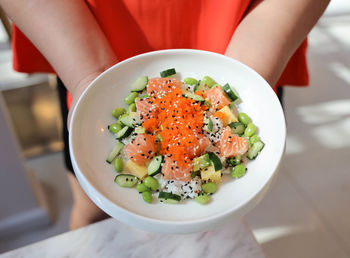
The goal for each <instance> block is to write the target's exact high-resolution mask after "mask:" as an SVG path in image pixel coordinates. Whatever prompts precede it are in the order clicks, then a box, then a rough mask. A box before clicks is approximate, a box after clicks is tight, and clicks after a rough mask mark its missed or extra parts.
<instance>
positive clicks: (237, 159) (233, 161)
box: [226, 155, 242, 167]
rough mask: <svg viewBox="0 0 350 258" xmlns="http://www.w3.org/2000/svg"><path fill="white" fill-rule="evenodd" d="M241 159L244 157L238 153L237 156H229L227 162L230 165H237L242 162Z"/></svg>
mask: <svg viewBox="0 0 350 258" xmlns="http://www.w3.org/2000/svg"><path fill="white" fill-rule="evenodd" d="M241 160H242V157H241V156H240V155H237V156H236V157H232V158H227V159H226V163H227V164H228V165H229V166H232V167H234V166H237V165H238V164H240V163H241Z"/></svg>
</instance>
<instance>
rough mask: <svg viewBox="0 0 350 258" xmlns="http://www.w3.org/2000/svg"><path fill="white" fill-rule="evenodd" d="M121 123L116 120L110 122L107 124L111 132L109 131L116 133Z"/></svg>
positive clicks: (120, 127)
mask: <svg viewBox="0 0 350 258" xmlns="http://www.w3.org/2000/svg"><path fill="white" fill-rule="evenodd" d="M122 128H123V127H122V125H121V124H120V122H116V123H114V124H111V125H109V126H108V130H109V131H110V132H111V133H117V132H119V131H120V130H121V129H122Z"/></svg>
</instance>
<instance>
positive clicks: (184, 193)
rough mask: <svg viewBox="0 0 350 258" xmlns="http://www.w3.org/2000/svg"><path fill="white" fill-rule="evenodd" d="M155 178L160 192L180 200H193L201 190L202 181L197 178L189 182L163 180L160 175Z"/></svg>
mask: <svg viewBox="0 0 350 258" xmlns="http://www.w3.org/2000/svg"><path fill="white" fill-rule="evenodd" d="M155 178H157V179H158V182H159V184H160V189H161V190H162V191H164V192H168V193H173V194H177V195H180V196H181V198H182V199H188V198H191V199H192V198H195V197H196V196H197V195H198V194H199V193H200V191H201V190H202V181H201V179H200V177H198V176H197V177H195V178H192V179H191V180H190V181H189V182H182V181H177V180H164V179H163V178H162V176H161V175H160V174H158V175H156V176H155Z"/></svg>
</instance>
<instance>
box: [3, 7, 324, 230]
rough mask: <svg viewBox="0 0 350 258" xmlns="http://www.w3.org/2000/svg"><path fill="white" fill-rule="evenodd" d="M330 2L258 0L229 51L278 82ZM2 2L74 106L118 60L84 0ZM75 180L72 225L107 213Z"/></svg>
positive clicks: (73, 185) (270, 81) (73, 181)
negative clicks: (64, 87) (85, 90)
mask: <svg viewBox="0 0 350 258" xmlns="http://www.w3.org/2000/svg"><path fill="white" fill-rule="evenodd" d="M328 3H329V0H293V1H290V0H264V1H262V0H255V1H253V3H252V4H251V6H250V9H249V13H248V15H246V17H245V18H244V19H243V21H242V22H241V24H240V25H239V26H238V28H237V30H236V32H235V34H234V36H233V37H232V39H231V41H230V44H229V46H228V47H227V50H226V53H225V54H226V55H227V56H229V57H232V58H235V59H238V60H239V61H241V62H242V63H245V64H247V65H248V66H250V67H251V68H253V69H254V70H255V71H257V72H258V73H259V74H260V75H262V76H263V77H264V78H265V79H266V80H267V81H268V82H269V83H270V85H274V84H275V83H276V82H277V80H278V78H279V77H280V75H281V73H282V71H283V69H284V67H285V66H286V64H287V63H288V60H289V58H290V57H291V56H292V54H293V53H294V51H295V50H296V49H297V48H298V47H299V45H300V44H301V42H302V41H303V40H304V39H305V37H306V36H307V34H308V32H309V31H310V30H311V28H312V27H313V26H314V24H315V23H316V22H317V20H318V19H319V17H320V16H321V15H322V13H323V11H324V10H325V8H326V7H327V5H328ZM0 4H1V6H2V7H3V9H4V10H5V11H6V13H7V14H8V15H9V16H10V18H11V19H12V20H13V21H14V22H15V23H16V25H17V26H19V28H20V29H21V30H22V31H23V32H24V34H25V35H26V36H27V37H28V38H29V39H30V40H31V41H32V42H33V43H34V44H35V46H36V47H37V48H38V49H39V50H40V51H41V53H43V55H44V56H45V57H46V59H47V60H48V61H49V62H50V64H51V65H52V66H53V67H54V69H55V70H56V72H57V73H58V75H59V76H60V78H61V79H62V81H63V82H64V84H65V85H66V87H67V89H68V90H69V91H70V92H71V94H72V96H73V103H72V107H73V108H74V105H75V103H76V101H77V99H78V98H79V96H80V94H81V93H82V92H83V90H84V89H85V88H86V87H87V85H89V83H90V82H91V81H92V80H93V79H94V78H96V76H98V75H99V74H100V73H101V72H103V71H104V70H105V69H107V68H108V67H110V66H112V65H113V64H115V63H116V62H117V58H116V56H115V54H114V53H113V51H112V48H111V46H110V45H109V43H108V41H107V39H106V37H105V36H104V34H103V32H102V30H101V29H100V27H99V25H98V24H97V22H96V20H95V18H94V16H93V15H92V13H91V12H90V10H89V8H88V7H87V5H86V3H85V2H84V1H83V0H75V1H72V0H49V1H48V0H30V1H28V0H0ZM28 21H30V22H28ZM43 21H45V22H43ZM73 108H72V109H73ZM69 119H70V118H69ZM69 181H70V184H71V188H72V193H73V199H74V205H73V209H72V216H71V224H70V225H71V229H75V228H78V227H82V226H85V225H88V224H90V223H92V222H94V221H97V220H99V219H102V218H104V217H105V216H106V215H105V214H104V213H103V212H102V211H101V210H99V208H98V207H97V206H95V205H94V204H93V203H92V202H91V200H90V199H89V198H88V197H87V196H86V195H85V193H84V191H83V190H82V188H81V187H80V185H79V184H78V182H77V180H76V178H75V177H74V176H72V175H70V176H69Z"/></svg>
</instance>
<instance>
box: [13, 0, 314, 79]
mask: <svg viewBox="0 0 350 258" xmlns="http://www.w3.org/2000/svg"><path fill="white" fill-rule="evenodd" d="M250 2H251V1H249V0H244V1H232V0H221V1H216V0H201V1H189V0H167V1H164V0H152V1H147V0H86V3H87V4H88V6H89V8H90V10H91V12H92V13H93V15H94V16H95V18H96V20H97V22H98V24H99V25H100V27H101V29H102V30H103V32H104V33H105V35H106V37H107V39H108V40H109V42H110V44H111V46H112V48H113V50H114V52H115V54H116V56H117V58H118V60H120V61H122V60H124V59H126V58H129V57H132V56H134V55H137V54H141V53H145V52H149V51H154V50H160V49H170V48H192V49H201V50H207V51H212V52H216V53H220V54H224V52H225V50H226V47H227V45H228V44H229V42H230V39H231V37H232V35H233V34H234V32H235V29H236V27H237V26H238V24H239V23H240V21H241V20H242V18H243V17H244V15H245V13H246V11H247V8H248V7H249V4H250ZM12 48H13V67H14V69H15V70H16V71H19V72H25V73H33V72H49V73H52V72H54V70H53V68H52V67H51V66H50V64H49V63H48V62H47V60H46V59H45V58H44V57H43V56H42V55H41V54H40V52H39V51H38V50H37V49H36V48H35V47H34V46H33V45H32V43H31V42H30V41H29V40H28V39H27V38H26V37H25V36H24V35H23V34H22V33H21V31H20V30H19V29H18V28H17V27H16V26H14V28H13V40H12ZM306 48H307V42H306V40H305V41H304V43H303V44H302V45H301V46H300V47H299V49H298V50H297V51H296V52H295V54H294V55H293V57H292V58H291V59H290V61H289V63H288V65H287V67H286V68H285V70H284V72H283V74H282V76H281V78H280V79H279V81H278V83H277V85H298V86H305V85H307V84H308V82H309V76H308V71H307V64H306Z"/></svg>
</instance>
